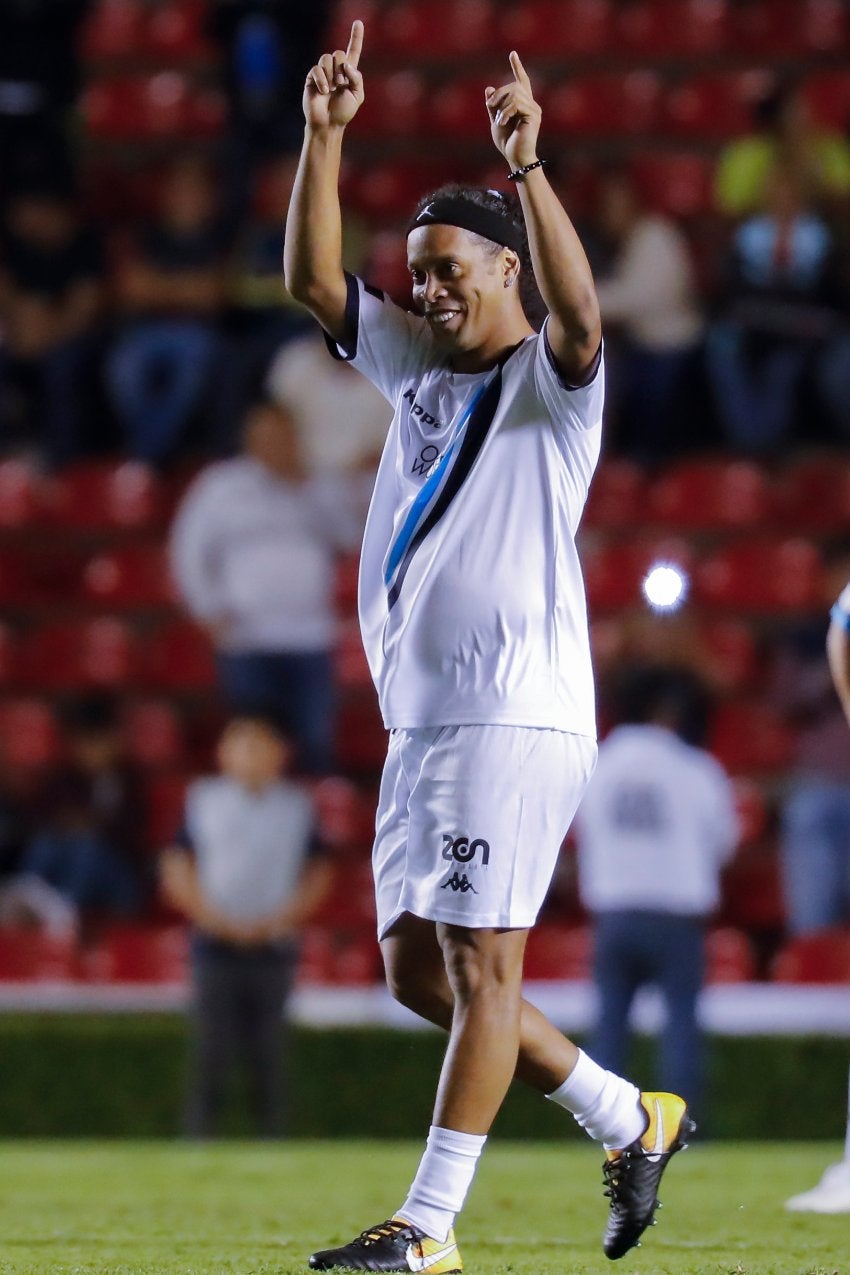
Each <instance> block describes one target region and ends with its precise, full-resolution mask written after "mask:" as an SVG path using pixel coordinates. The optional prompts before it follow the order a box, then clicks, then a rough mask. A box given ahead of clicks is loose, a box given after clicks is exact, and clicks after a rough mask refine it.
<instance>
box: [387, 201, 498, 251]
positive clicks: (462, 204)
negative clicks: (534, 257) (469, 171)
mask: <svg viewBox="0 0 850 1275" xmlns="http://www.w3.org/2000/svg"><path fill="white" fill-rule="evenodd" d="M434 225H440V226H458V227H459V228H460V229H461V230H470V231H472V233H473V234H474V235H481V236H482V237H483V238H484V239H489V240H490V241H491V242H492V243H499V244H501V245H502V247H503V248H510V249H511V250H512V251H513V252H515V253H516V254H517V256H518V257H521V256H522V248H523V243H522V232H521V231H520V229H519V227H518V226H516V225H515V224H514V222H513V221H512V220H511V218H510V217H509V216H504V215H503V214H502V213H499V212H496V210H495V209H494V208H484V207H482V205H481V204H474V203H473V202H472V200H470V199H458V198H457V197H456V196H455V195H441V196H440V197H439V199H432V200H431V202H430V203H429V204H426V205H425V207H424V208H422V209H420V211H419V212H418V213H417V214H416V216H415V217H414V218H413V220H412V221H411V222H410V224H409V226H408V227H407V233H408V234H410V232H411V230H417V229H418V228H419V227H420V226H434Z"/></svg>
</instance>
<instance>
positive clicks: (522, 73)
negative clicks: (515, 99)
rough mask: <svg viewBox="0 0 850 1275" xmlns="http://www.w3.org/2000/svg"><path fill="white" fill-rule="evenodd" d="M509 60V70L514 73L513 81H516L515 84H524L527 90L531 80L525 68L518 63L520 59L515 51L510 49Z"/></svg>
mask: <svg viewBox="0 0 850 1275" xmlns="http://www.w3.org/2000/svg"><path fill="white" fill-rule="evenodd" d="M509 60H510V64H511V70H512V71H513V73H514V79H515V80H516V81H517V83H518V84H524V85H525V86H526V87H527V88H528V87H530V86H531V80H530V79H529V78H528V72H527V71H526V69H525V67H524V66H523V64H522V62H521V61H520V57H519V54H518V53H517V51H516V49H511V52H510V58H509Z"/></svg>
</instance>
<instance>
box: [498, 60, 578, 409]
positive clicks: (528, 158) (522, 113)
mask: <svg viewBox="0 0 850 1275" xmlns="http://www.w3.org/2000/svg"><path fill="white" fill-rule="evenodd" d="M510 63H511V70H512V72H513V80H511V81H510V83H508V84H504V85H502V87H501V88H488V89H486V90H485V102H486V106H487V113H488V115H489V116H490V131H491V133H492V136H493V141H494V142H495V144H496V148H497V150H498V151H500V153H501V154H502V155H504V157H505V159H506V160H507V162H508V165H509V167H510V170H511V172H516V170H517V169H521V168H525V167H526V166H527V165H529V164H534V163H536V162H537V159H538V155H537V137H538V134H539V132H540V121H541V116H542V112H541V110H540V107H539V106H538V104H537V102H536V101H535V100H534V94H533V92H532V88H531V81H530V80H529V78H528V74H527V73H526V70H525V68H524V66H523V65H522V62H521V61H520V58H519V54H518V53H516V52H513V53H511V55H510ZM517 191H518V193H519V198H520V202H521V204H522V211H523V216H524V217H525V225H526V229H527V231H528V243H529V248H530V249H531V264H532V267H533V269H534V277H535V279H536V280H537V286H538V288H539V289H540V292H541V295H542V297H543V300H544V301H545V303H546V308H547V309H548V311H549V322H548V327H547V332H548V337H549V344H550V346H551V348H552V353H553V354H554V356H555V358H556V360H557V362H558V366H559V367H560V369H561V371H562V372H563V373H564V375H565V377H566V378H567V380H569V381H570V382H572V383H573V384H580V383H581V381H582V378H583V377H584V376H585V374H586V373H587V371H588V370H589V368H590V366H591V364H592V363H593V360H594V358H595V356H596V353H597V351H598V349H599V343H600V341H601V339H602V327H601V323H600V318H599V305H598V303H597V300H596V290H595V288H594V286H593V275H592V274H591V270H590V265H589V264H588V260H587V257H586V256H585V252H584V248H583V247H582V246H581V241H580V240H579V237H578V235H577V234H576V232H575V228H574V227H573V224H572V222H571V221H570V219H569V217H568V216H567V213H566V211H565V209H564V207H563V205H562V204H561V201H560V200H559V199H558V197H557V195H556V194H555V192H554V190H553V189H552V187H551V186H550V185H549V182H548V181H547V179H546V176H545V173H544V170H543V169H542V168H535V169H534V170H533V171H532V172H530V173H526V174H525V175H524V176H521V177H519V178H517Z"/></svg>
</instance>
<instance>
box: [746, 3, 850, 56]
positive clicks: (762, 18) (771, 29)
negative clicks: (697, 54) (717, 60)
mask: <svg viewBox="0 0 850 1275" xmlns="http://www.w3.org/2000/svg"><path fill="white" fill-rule="evenodd" d="M732 36H733V39H734V44H735V48H736V49H740V50H741V51H742V52H743V53H751V54H752V55H753V56H754V57H759V58H766V59H769V58H772V57H780V56H786V57H794V58H800V57H804V56H805V55H806V54H807V53H809V52H813V53H814V52H836V53H838V52H846V47H847V46H846V39H847V12H846V6H845V5H844V4H842V2H841V0H747V2H746V3H745V4H737V5H735V6H734V7H733V10H732Z"/></svg>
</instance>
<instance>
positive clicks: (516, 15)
mask: <svg viewBox="0 0 850 1275" xmlns="http://www.w3.org/2000/svg"><path fill="white" fill-rule="evenodd" d="M610 29H611V4H610V0H518V3H514V4H509V5H505V6H504V8H502V9H501V10H500V11H499V16H498V20H497V37H498V41H499V44H500V46H501V48H502V49H503V50H505V49H518V50H519V51H520V54H521V55H522V56H523V57H524V58H525V57H538V56H543V57H555V56H574V55H577V54H588V53H604V52H605V50H606V48H607V47H608V40H609V35H610Z"/></svg>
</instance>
